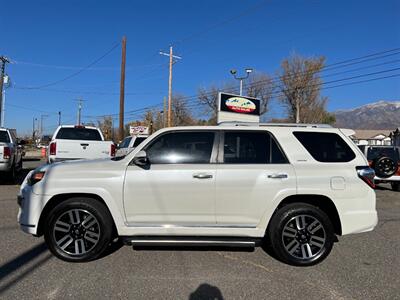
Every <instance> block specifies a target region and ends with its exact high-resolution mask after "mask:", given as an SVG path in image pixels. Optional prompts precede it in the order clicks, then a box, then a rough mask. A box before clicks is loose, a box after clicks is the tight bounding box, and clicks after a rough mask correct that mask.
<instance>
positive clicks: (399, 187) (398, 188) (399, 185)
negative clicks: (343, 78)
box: [391, 182, 400, 192]
mask: <svg viewBox="0 0 400 300" xmlns="http://www.w3.org/2000/svg"><path fill="white" fill-rule="evenodd" d="M391 185H392V190H393V191H395V192H400V182H392V183H391Z"/></svg>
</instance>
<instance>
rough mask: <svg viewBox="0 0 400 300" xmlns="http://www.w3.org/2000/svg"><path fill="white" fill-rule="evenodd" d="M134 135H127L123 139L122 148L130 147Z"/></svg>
mask: <svg viewBox="0 0 400 300" xmlns="http://www.w3.org/2000/svg"><path fill="white" fill-rule="evenodd" d="M131 140H132V137H131V136H130V137H126V138H124V140H123V141H122V143H121V144H120V145H119V147H120V148H128V147H129V143H130V142H131Z"/></svg>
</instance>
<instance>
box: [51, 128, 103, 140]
mask: <svg viewBox="0 0 400 300" xmlns="http://www.w3.org/2000/svg"><path fill="white" fill-rule="evenodd" d="M56 139H59V140H86V141H102V140H103V139H102V138H101V135H100V132H99V131H98V130H97V129H90V128H61V129H60V130H59V131H58V133H57V136H56Z"/></svg>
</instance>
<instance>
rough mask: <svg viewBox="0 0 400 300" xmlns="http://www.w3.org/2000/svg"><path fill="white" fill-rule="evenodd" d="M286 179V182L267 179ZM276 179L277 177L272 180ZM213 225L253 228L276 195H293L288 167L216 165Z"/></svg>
mask: <svg viewBox="0 0 400 300" xmlns="http://www.w3.org/2000/svg"><path fill="white" fill-rule="evenodd" d="M271 175H272V177H275V176H274V175H285V176H286V175H287V178H271V177H269V176H271ZM276 177H279V176H276ZM216 190H217V207H216V215H217V223H218V224H221V225H222V224H223V225H227V226H228V225H234V226H245V227H247V226H249V227H256V226H257V224H258V223H259V222H260V220H261V218H262V216H263V215H264V214H265V212H266V211H267V210H268V209H274V208H273V207H272V203H273V200H274V199H275V198H277V197H280V195H285V194H295V193H296V177H295V173H294V169H293V167H292V166H291V165H290V164H281V165H228V164H227V165H223V164H221V165H218V169H217V188H216Z"/></svg>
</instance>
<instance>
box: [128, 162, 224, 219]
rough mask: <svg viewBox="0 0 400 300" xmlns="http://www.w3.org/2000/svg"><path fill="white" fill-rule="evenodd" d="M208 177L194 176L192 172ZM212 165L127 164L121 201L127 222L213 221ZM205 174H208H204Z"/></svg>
mask: <svg viewBox="0 0 400 300" xmlns="http://www.w3.org/2000/svg"><path fill="white" fill-rule="evenodd" d="M199 174H200V175H203V174H204V175H208V176H211V178H200V179H199V178H195V177H194V175H199ZM215 175H216V170H215V165H210V164H208V165H206V164H205V165H178V164H177V165H162V164H160V165H152V166H151V167H150V169H149V170H144V169H142V168H139V167H137V166H129V167H128V169H127V171H126V177H125V189H124V205H125V212H126V217H127V220H128V222H129V223H148V224H155V225H157V224H158V225H215V222H216V221H215ZM206 177H207V176H206Z"/></svg>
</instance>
